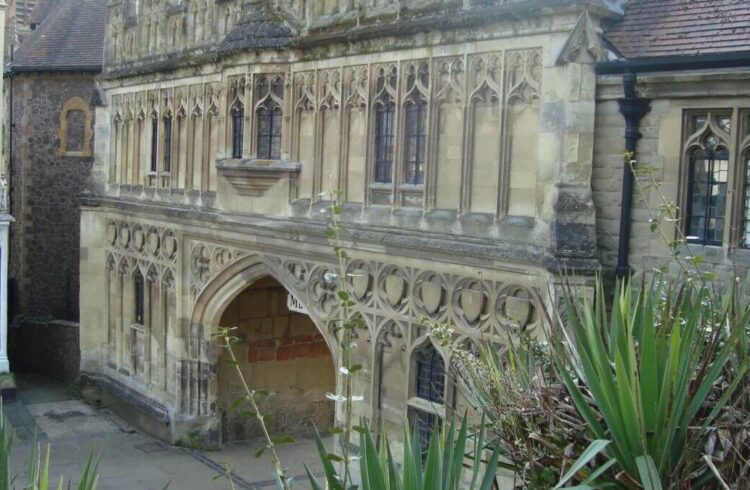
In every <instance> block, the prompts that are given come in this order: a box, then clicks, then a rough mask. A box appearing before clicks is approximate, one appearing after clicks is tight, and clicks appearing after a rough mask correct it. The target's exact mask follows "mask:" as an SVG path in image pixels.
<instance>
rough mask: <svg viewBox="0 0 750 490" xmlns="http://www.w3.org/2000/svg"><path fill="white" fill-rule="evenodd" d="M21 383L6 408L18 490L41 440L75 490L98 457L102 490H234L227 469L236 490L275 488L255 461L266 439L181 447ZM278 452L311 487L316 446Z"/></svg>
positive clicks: (55, 392)
mask: <svg viewBox="0 0 750 490" xmlns="http://www.w3.org/2000/svg"><path fill="white" fill-rule="evenodd" d="M18 384H19V393H18V401H17V402H15V403H10V404H7V405H6V406H5V407H4V412H5V415H6V417H7V418H8V420H9V421H10V424H11V425H12V426H13V429H14V431H15V434H16V438H15V442H14V445H13V453H12V458H11V471H12V472H13V474H18V478H19V480H18V484H17V485H16V487H17V488H22V487H23V486H24V485H23V482H25V479H24V478H25V474H24V471H25V468H26V467H27V464H28V459H29V454H30V452H31V448H32V447H33V444H34V440H35V438H36V440H37V441H38V443H39V444H41V445H42V448H43V449H44V448H45V447H46V445H47V444H50V447H51V458H50V459H51V464H50V472H51V474H52V475H54V477H55V478H59V476H60V475H64V476H65V478H66V479H67V478H71V479H72V480H73V483H74V484H75V483H76V477H77V475H79V474H80V472H81V469H82V467H83V465H84V464H85V463H86V460H87V458H88V456H89V454H90V453H91V451H92V450H93V451H95V452H96V453H100V454H101V459H100V464H99V475H100V477H99V482H100V484H99V487H98V488H99V489H100V490H141V489H143V490H151V489H155V490H161V489H163V488H164V487H165V485H166V484H167V483H169V489H170V490H214V489H216V490H218V489H227V490H228V489H230V488H231V485H230V482H229V480H228V477H227V475H226V473H227V472H226V467H227V465H229V467H230V468H231V469H232V470H231V475H232V480H233V483H234V486H235V488H237V489H243V490H265V489H273V488H275V486H274V485H275V483H274V479H273V478H274V473H273V465H272V464H271V461H270V458H269V456H268V455H264V456H263V457H261V458H255V457H254V454H255V453H256V452H257V450H258V449H259V448H260V447H261V446H262V445H263V443H262V441H260V440H250V441H242V442H235V443H228V444H226V445H225V447H224V448H223V449H222V450H221V451H199V450H194V449H187V448H177V447H174V446H171V445H168V444H165V443H163V442H161V441H159V440H157V439H154V438H152V437H150V436H148V435H146V434H143V433H141V432H140V431H138V430H136V429H135V428H133V427H131V426H129V425H128V424H126V423H125V422H124V421H122V420H121V419H119V418H118V417H116V416H115V415H113V414H112V413H110V412H109V411H107V410H106V409H97V408H94V407H92V406H90V405H88V404H86V403H85V402H84V401H82V400H79V399H76V398H75V397H73V396H72V395H71V394H70V393H68V392H67V391H66V388H65V387H64V386H59V385H56V384H54V383H53V382H50V381H49V380H47V379H45V378H39V377H34V376H19V377H18ZM279 451H280V456H281V459H282V461H283V462H284V464H285V466H286V467H287V468H288V473H289V474H290V475H292V477H293V478H294V480H295V481H296V482H297V484H295V485H294V488H295V489H297V488H302V489H306V488H309V485H308V484H307V482H306V479H305V478H303V475H304V466H303V464H304V463H307V464H308V465H310V467H311V469H312V471H313V472H314V473H316V474H320V470H321V468H320V464H319V463H318V461H317V457H316V453H315V446H314V442H313V441H312V440H311V439H299V440H298V441H297V442H296V443H294V444H290V445H284V446H280V447H279Z"/></svg>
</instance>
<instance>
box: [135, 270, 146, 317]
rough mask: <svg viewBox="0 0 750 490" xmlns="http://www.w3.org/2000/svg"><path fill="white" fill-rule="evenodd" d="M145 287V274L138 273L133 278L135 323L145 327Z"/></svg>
mask: <svg viewBox="0 0 750 490" xmlns="http://www.w3.org/2000/svg"><path fill="white" fill-rule="evenodd" d="M144 286H145V284H144V281H143V274H141V271H136V272H135V275H134V276H133V323H137V324H138V325H143V321H144V310H145V302H144V298H143V295H144V290H145V287H144Z"/></svg>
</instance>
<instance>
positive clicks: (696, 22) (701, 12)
mask: <svg viewBox="0 0 750 490" xmlns="http://www.w3.org/2000/svg"><path fill="white" fill-rule="evenodd" d="M606 37H607V39H608V40H609V41H610V42H611V43H612V44H613V45H614V47H615V48H616V49H617V50H618V51H619V52H620V54H621V55H622V56H624V57H626V58H630V59H633V58H652V57H658V56H674V55H697V54H716V53H728V52H735V51H750V0H630V1H629V2H628V3H627V7H626V10H625V17H624V18H623V19H622V20H620V21H619V22H618V23H617V24H615V25H614V26H613V27H612V28H611V29H609V30H608V31H607V34H606Z"/></svg>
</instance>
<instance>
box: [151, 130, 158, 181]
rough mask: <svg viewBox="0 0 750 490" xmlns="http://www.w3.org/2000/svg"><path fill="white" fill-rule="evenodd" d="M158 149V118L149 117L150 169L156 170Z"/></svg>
mask: <svg viewBox="0 0 750 490" xmlns="http://www.w3.org/2000/svg"><path fill="white" fill-rule="evenodd" d="M158 150H159V120H158V119H156V118H153V119H151V171H152V172H156V168H157V165H158V158H159V157H158Z"/></svg>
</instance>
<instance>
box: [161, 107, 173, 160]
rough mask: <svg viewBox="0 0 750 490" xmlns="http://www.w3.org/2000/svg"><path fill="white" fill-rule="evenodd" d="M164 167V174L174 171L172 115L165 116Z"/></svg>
mask: <svg viewBox="0 0 750 490" xmlns="http://www.w3.org/2000/svg"><path fill="white" fill-rule="evenodd" d="M163 162H164V166H163V167H162V172H166V173H169V172H170V171H171V169H172V114H167V115H166V116H164V160H163Z"/></svg>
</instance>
